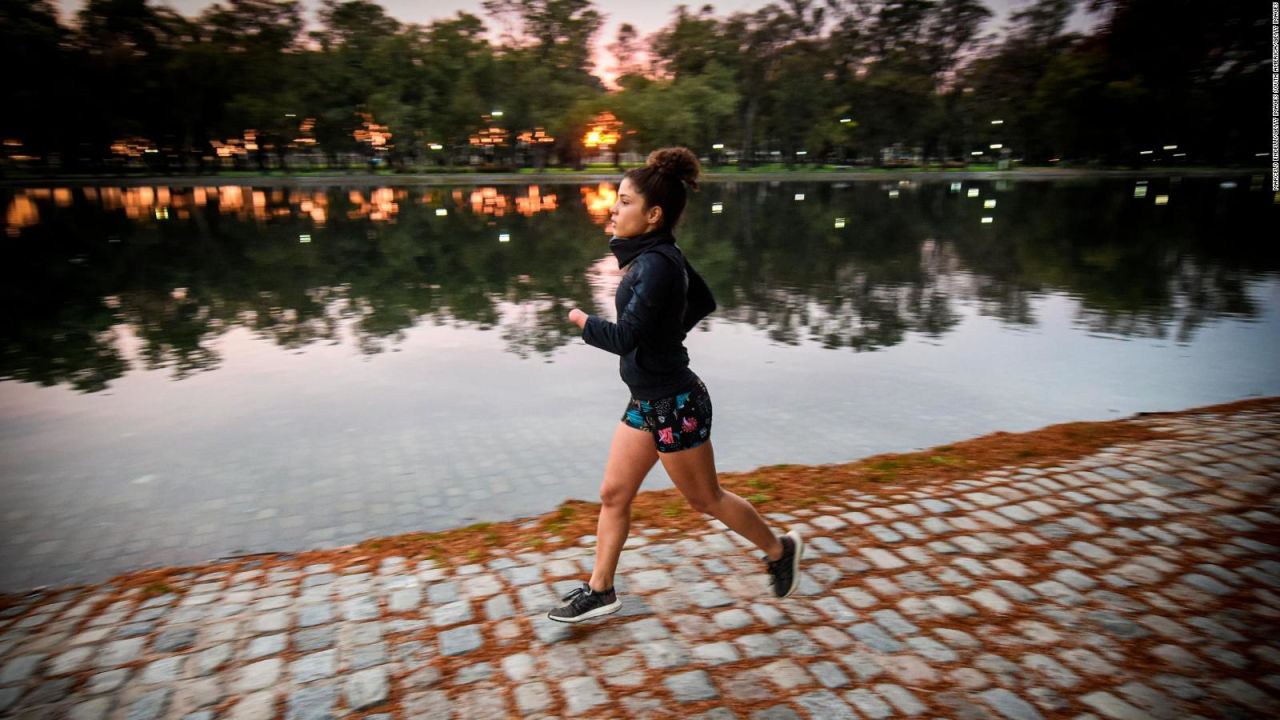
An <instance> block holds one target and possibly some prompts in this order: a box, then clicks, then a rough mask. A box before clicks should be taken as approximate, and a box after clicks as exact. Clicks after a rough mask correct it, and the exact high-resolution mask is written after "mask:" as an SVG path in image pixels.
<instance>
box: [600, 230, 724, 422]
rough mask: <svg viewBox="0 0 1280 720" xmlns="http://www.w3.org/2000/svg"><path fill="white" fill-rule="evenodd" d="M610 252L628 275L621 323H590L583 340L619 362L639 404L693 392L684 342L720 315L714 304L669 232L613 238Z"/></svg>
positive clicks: (619, 298) (618, 299)
mask: <svg viewBox="0 0 1280 720" xmlns="http://www.w3.org/2000/svg"><path fill="white" fill-rule="evenodd" d="M609 248H610V249H611V250H613V254H614V256H616V257H617V258H618V267H620V268H623V269H625V270H626V274H625V275H623V277H622V281H621V282H620V283H618V292H617V294H616V295H615V296H614V301H615V303H616V305H617V310H618V322H616V323H611V322H609V321H608V320H604V319H602V318H599V317H597V316H595V315H592V316H590V317H588V318H587V323H586V325H584V326H583V328H582V339H583V340H584V341H586V343H587V344H588V345H593V346H595V347H598V348H600V349H601V350H608V351H609V352H611V353H614V354H615V355H619V356H620V361H619V373H620V374H621V375H622V381H623V382H625V383H626V384H627V387H628V388H629V389H630V390H631V396H632V397H633V398H635V399H637V400H657V399H660V398H664V397H670V396H672V395H675V394H677V393H680V392H683V391H685V390H688V389H689V386H690V385H692V384H693V382H694V380H696V379H697V376H696V375H694V374H693V371H691V370H690V369H689V353H688V352H687V351H686V350H685V348H684V338H685V335H686V333H688V332H689V330H692V329H693V327H694V326H695V325H697V324H698V321H700V320H702V318H704V317H706V316H707V315H709V314H710V313H711V311H713V310H715V309H716V301H715V298H713V297H712V295H711V290H710V288H708V287H707V284H706V282H704V281H703V279H702V276H701V275H698V273H697V272H696V271H695V270H694V269H693V266H691V265H690V264H689V261H688V260H685V258H684V254H683V253H681V252H680V248H679V247H677V246H676V239H675V237H673V236H672V235H671V233H670V232H668V231H666V230H655V231H653V232H649V233H645V234H644V235H640V236H638V237H634V238H614V239H612V240H610V241H609Z"/></svg>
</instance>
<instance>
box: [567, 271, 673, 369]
mask: <svg viewBox="0 0 1280 720" xmlns="http://www.w3.org/2000/svg"><path fill="white" fill-rule="evenodd" d="M635 262H636V263H640V265H639V266H638V267H637V268H636V273H637V276H636V281H635V284H633V285H632V286H631V299H630V300H628V301H627V306H626V307H625V308H623V309H622V313H621V314H620V315H619V316H618V322H616V323H611V322H609V321H608V320H605V319H604V318H600V317H597V316H595V315H591V316H589V317H588V318H587V323H586V325H584V326H583V327H582V339H583V340H584V341H585V342H586V343H587V344H588V345H592V346H594V347H598V348H600V349H601V350H607V351H609V352H611V353H613V354H615V355H626V354H628V353H630V352H631V351H632V350H634V349H635V348H636V345H638V344H639V342H640V338H642V337H644V336H646V335H647V334H648V333H649V332H651V331H652V329H653V328H654V326H655V325H656V324H657V323H658V319H659V318H658V315H659V313H660V312H661V311H662V308H663V304H664V298H666V297H667V296H668V295H669V293H670V292H671V291H672V290H673V284H674V282H675V280H676V277H675V268H674V267H672V266H671V263H669V262H667V261H666V260H665V259H664V258H660V257H658V256H657V255H656V254H653V253H651V254H648V255H641V256H640V257H638V258H636V259H635Z"/></svg>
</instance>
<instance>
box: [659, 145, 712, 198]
mask: <svg viewBox="0 0 1280 720" xmlns="http://www.w3.org/2000/svg"><path fill="white" fill-rule="evenodd" d="M645 165H647V166H649V167H652V168H654V169H655V170H657V171H658V173H659V174H662V175H670V176H673V177H676V178H678V179H680V180H682V181H684V184H685V185H687V186H689V189H690V190H697V189H698V176H699V175H701V174H702V165H701V164H700V163H699V162H698V156H697V155H694V154H693V151H692V150H690V149H689V148H686V147H669V148H659V149H657V150H654V151H653V152H651V153H649V158H648V159H647V160H645Z"/></svg>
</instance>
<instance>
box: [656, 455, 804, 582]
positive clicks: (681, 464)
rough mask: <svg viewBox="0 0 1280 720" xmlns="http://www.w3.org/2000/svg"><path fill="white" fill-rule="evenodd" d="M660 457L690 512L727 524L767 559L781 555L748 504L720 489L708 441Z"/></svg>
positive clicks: (780, 547)
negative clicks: (762, 552)
mask: <svg viewBox="0 0 1280 720" xmlns="http://www.w3.org/2000/svg"><path fill="white" fill-rule="evenodd" d="M661 458H662V467H664V468H666V470H667V474H668V475H670V476H671V482H673V483H675V486H676V488H677V489H679V490H680V492H681V493H682V494H683V495H684V496H685V499H687V500H688V501H689V505H690V506H692V507H693V509H694V510H697V511H698V512H702V513H706V514H708V515H710V516H712V517H714V518H715V519H717V520H719V521H720V522H722V523H724V524H725V525H728V526H729V529H730V530H733V531H734V532H736V533H738V534H739V535H741V536H742V537H744V538H746V539H747V540H750V541H751V542H752V543H754V544H755V546H756V547H758V548H760V549H761V550H763V551H764V553H765V555H767V556H768V558H769V559H770V560H777V559H778V558H779V557H780V556H781V555H782V543H781V542H779V541H778V538H777V536H776V535H774V534H773V531H772V530H770V529H769V526H768V525H766V524H765V522H764V518H762V517H760V513H758V512H756V509H755V508H754V507H753V506H752V505H751V503H749V502H747V501H746V500H743V499H742V498H740V497H738V496H737V495H734V494H733V493H731V492H729V491H728V490H725V489H724V488H721V487H720V481H719V480H718V479H717V478H716V460H715V451H714V450H712V449H711V441H710V440H708V441H707V442H704V443H702V444H701V445H699V446H698V447H695V448H690V449H689V450H681V451H679V452H673V453H662V454H661Z"/></svg>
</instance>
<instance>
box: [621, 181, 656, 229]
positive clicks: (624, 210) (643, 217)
mask: <svg viewBox="0 0 1280 720" xmlns="http://www.w3.org/2000/svg"><path fill="white" fill-rule="evenodd" d="M661 218H662V210H661V208H658V207H656V206H655V207H651V208H646V207H645V202H644V196H643V195H641V194H640V193H638V192H636V189H635V186H633V185H632V184H631V178H623V179H622V184H621V185H619V186H618V200H617V201H616V202H615V203H614V204H613V207H611V208H609V220H610V221H611V222H612V223H613V234H614V235H615V236H617V237H621V238H629V237H636V236H637V235H643V234H645V233H646V232H649V231H650V230H653V229H654V228H656V227H658V221H659V220H660V219H661Z"/></svg>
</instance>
